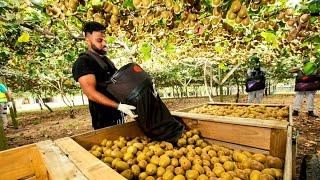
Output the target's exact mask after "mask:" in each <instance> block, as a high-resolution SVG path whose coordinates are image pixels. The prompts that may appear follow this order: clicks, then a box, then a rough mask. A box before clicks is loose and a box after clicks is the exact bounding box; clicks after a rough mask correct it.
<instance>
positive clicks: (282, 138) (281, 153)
mask: <svg viewBox="0 0 320 180" xmlns="http://www.w3.org/2000/svg"><path fill="white" fill-rule="evenodd" d="M270 138H271V141H270V142H271V143H270V155H271V156H276V157H279V158H281V159H285V155H286V143H287V130H284V129H272V130H271V137H270Z"/></svg>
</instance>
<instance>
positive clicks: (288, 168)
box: [283, 126, 295, 180]
mask: <svg viewBox="0 0 320 180" xmlns="http://www.w3.org/2000/svg"><path fill="white" fill-rule="evenodd" d="M291 140H292V127H291V126H288V133H287V145H286V159H285V164H284V176H283V177H284V180H291V179H292V167H293V166H292V141H291ZM294 178H295V177H294Z"/></svg>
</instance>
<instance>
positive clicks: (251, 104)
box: [207, 102, 289, 107]
mask: <svg viewBox="0 0 320 180" xmlns="http://www.w3.org/2000/svg"><path fill="white" fill-rule="evenodd" d="M207 104H212V105H237V106H259V105H263V106H266V107H286V106H289V105H286V104H255V103H224V102H208V103H207Z"/></svg>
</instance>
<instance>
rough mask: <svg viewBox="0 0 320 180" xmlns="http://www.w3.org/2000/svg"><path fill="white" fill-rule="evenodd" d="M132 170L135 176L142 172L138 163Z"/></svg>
mask: <svg viewBox="0 0 320 180" xmlns="http://www.w3.org/2000/svg"><path fill="white" fill-rule="evenodd" d="M131 171H132V173H133V175H134V176H135V177H138V176H139V174H140V167H139V166H138V165H136V164H134V165H132V166H131Z"/></svg>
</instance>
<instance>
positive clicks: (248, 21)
mask: <svg viewBox="0 0 320 180" xmlns="http://www.w3.org/2000/svg"><path fill="white" fill-rule="evenodd" d="M241 23H242V25H244V26H248V25H249V24H250V18H249V16H247V17H246V18H244V19H243V20H242V21H241Z"/></svg>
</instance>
